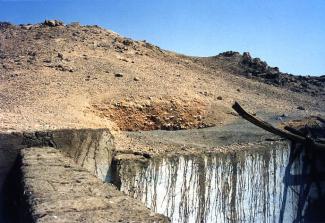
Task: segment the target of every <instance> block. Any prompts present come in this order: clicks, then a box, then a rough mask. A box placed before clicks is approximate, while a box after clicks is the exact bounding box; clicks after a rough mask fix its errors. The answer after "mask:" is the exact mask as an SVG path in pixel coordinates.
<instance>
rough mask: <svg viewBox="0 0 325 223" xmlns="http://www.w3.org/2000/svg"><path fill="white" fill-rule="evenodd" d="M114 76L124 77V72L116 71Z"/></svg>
mask: <svg viewBox="0 0 325 223" xmlns="http://www.w3.org/2000/svg"><path fill="white" fill-rule="evenodd" d="M114 76H115V77H123V76H124V75H123V74H122V73H115V74H114Z"/></svg>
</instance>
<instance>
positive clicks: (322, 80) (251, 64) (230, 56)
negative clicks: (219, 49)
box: [205, 51, 325, 96]
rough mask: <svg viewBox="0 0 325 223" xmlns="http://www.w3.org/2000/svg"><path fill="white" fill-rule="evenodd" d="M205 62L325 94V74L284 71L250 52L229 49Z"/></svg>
mask: <svg viewBox="0 0 325 223" xmlns="http://www.w3.org/2000/svg"><path fill="white" fill-rule="evenodd" d="M205 62H206V63H205V64H206V65H207V66H210V67H211V68H213V66H219V67H222V68H223V69H225V70H227V71H229V72H231V73H233V74H235V75H242V76H244V77H246V78H248V79H252V80H257V81H261V82H264V83H266V84H271V85H274V86H277V87H284V88H287V89H289V90H291V91H294V92H300V93H309V94H311V95H323V96H324V95H325V75H323V76H320V77H313V76H295V75H292V74H288V73H283V72H281V71H280V70H279V68H278V67H270V66H269V65H268V64H267V63H266V62H265V61H262V60H261V59H260V58H252V56H251V55H250V53H248V52H244V53H243V54H242V55H241V54H240V53H239V52H234V51H227V52H224V53H220V54H219V55H217V56H215V57H210V58H206V59H205Z"/></svg>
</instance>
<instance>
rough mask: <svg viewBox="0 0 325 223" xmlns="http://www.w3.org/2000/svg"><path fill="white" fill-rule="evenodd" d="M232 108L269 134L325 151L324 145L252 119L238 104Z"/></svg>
mask: <svg viewBox="0 0 325 223" xmlns="http://www.w3.org/2000/svg"><path fill="white" fill-rule="evenodd" d="M232 108H233V109H234V110H235V111H236V112H237V113H238V114H239V115H240V116H241V117H242V118H244V119H246V120H247V121H249V122H251V123H252V124H254V125H256V126H258V127H260V128H262V129H264V130H266V131H268V132H271V133H273V134H275V135H278V136H281V137H283V138H286V139H290V140H292V141H295V142H298V143H303V144H306V143H311V142H312V143H313V145H312V146H313V147H314V148H318V149H325V145H324V144H321V143H317V142H313V141H312V140H311V139H307V138H306V137H303V136H300V135H296V134H294V133H292V132H288V131H284V130H282V129H279V128H276V127H274V126H272V125H271V124H269V123H267V122H265V121H263V120H261V119H259V118H256V117H254V116H253V115H251V114H249V113H248V112H246V111H245V110H244V109H243V108H242V107H241V106H240V104H239V103H238V102H235V103H234V105H233V106H232Z"/></svg>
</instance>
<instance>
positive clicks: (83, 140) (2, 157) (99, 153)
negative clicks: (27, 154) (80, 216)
mask: <svg viewBox="0 0 325 223" xmlns="http://www.w3.org/2000/svg"><path fill="white" fill-rule="evenodd" d="M35 146H36V147H46V146H50V147H54V148H56V149H59V150H61V151H63V152H64V153H66V154H67V155H68V156H69V157H71V158H72V159H73V160H74V161H75V162H76V163H77V164H79V165H81V166H82V167H84V168H86V169H87V170H88V171H90V172H91V173H94V174H95V175H97V176H98V177H99V178H100V179H102V180H104V179H105V177H106V175H107V172H108V168H109V167H110V165H111V161H112V158H113V154H114V151H115V145H114V138H113V136H112V134H111V133H110V132H109V130H108V129H63V130H56V131H42V132H23V133H2V134H0V198H1V190H2V187H3V183H4V181H5V178H6V176H7V175H8V172H9V171H10V169H11V168H12V166H13V164H14V161H15V160H16V157H17V154H18V152H19V150H20V149H23V148H29V147H35Z"/></svg>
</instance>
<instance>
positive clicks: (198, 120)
mask: <svg viewBox="0 0 325 223" xmlns="http://www.w3.org/2000/svg"><path fill="white" fill-rule="evenodd" d="M202 44H203V43H202ZM324 92H325V88H324V76H321V77H301V76H294V75H290V74H285V73H281V72H280V71H279V69H278V68H272V67H269V66H268V65H267V64H266V63H265V62H263V61H261V60H260V59H258V58H252V57H251V56H250V55H249V53H244V54H243V55H241V54H239V53H236V52H225V53H221V54H219V55H217V56H214V57H208V58H199V57H189V56H185V55H180V54H177V53H174V52H170V51H166V50H163V49H161V48H159V47H157V46H154V45H152V44H150V43H148V42H146V41H145V40H143V41H136V40H132V39H129V38H125V37H122V36H120V35H118V34H116V33H114V32H112V31H109V30H105V29H103V28H100V27H98V26H81V25H79V24H78V23H72V24H68V25H64V24H63V22H60V21H55V20H48V21H45V22H43V23H40V24H34V25H32V24H28V25H12V24H10V23H0V121H1V125H0V128H1V130H2V131H18V130H36V129H37V130H40V129H58V128H98V127H105V128H112V129H114V130H117V131H118V130H119V129H121V130H128V131H134V130H153V129H167V130H178V129H189V128H203V127H207V126H218V125H224V124H227V123H230V122H232V121H233V120H235V119H237V117H236V116H235V115H234V113H233V112H232V110H231V105H232V103H233V102H234V101H239V102H241V103H242V104H245V105H246V107H248V108H249V109H252V110H254V111H259V112H260V113H261V114H266V113H273V114H283V113H292V112H301V115H306V114H307V113H308V114H309V115H310V114H321V115H322V114H324V109H323V108H324V104H325V102H324ZM297 108H299V109H300V110H299V109H297Z"/></svg>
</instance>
